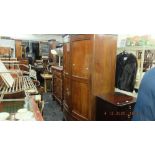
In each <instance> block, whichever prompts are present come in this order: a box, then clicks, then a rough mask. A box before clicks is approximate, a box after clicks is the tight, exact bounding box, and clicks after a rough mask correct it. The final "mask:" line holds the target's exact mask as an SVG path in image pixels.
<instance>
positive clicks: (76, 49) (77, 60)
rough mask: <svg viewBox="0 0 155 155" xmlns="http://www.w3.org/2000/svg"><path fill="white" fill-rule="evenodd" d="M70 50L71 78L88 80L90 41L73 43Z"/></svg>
mask: <svg viewBox="0 0 155 155" xmlns="http://www.w3.org/2000/svg"><path fill="white" fill-rule="evenodd" d="M71 49H72V59H71V62H72V64H71V66H72V76H73V77H77V78H78V77H79V78H84V79H88V78H89V77H88V76H89V69H90V66H89V65H90V58H91V49H92V46H91V40H80V41H74V42H72V44H71Z"/></svg>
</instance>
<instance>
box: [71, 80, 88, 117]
mask: <svg viewBox="0 0 155 155" xmlns="http://www.w3.org/2000/svg"><path fill="white" fill-rule="evenodd" d="M71 85H72V89H71V91H72V92H71V98H72V116H73V117H75V118H76V119H77V120H88V119H89V109H90V106H89V103H90V102H89V88H88V84H87V83H83V82H78V81H76V80H72V84H71Z"/></svg>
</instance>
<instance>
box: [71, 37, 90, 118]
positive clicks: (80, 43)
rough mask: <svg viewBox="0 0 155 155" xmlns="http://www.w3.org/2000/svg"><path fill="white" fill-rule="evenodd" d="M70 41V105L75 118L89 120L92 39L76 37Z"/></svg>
mask: <svg viewBox="0 0 155 155" xmlns="http://www.w3.org/2000/svg"><path fill="white" fill-rule="evenodd" d="M77 38H78V40H76V39H75V40H73V41H72V42H71V74H72V75H71V81H72V82H71V104H72V105H71V107H72V116H73V117H74V118H75V119H76V120H89V111H90V105H89V104H90V87H89V85H90V83H89V82H90V63H91V53H92V52H91V51H92V40H91V39H89V38H86V39H85V38H83V39H81V37H80V38H79V37H77Z"/></svg>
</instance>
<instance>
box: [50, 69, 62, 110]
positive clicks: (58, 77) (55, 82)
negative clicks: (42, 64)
mask: <svg viewBox="0 0 155 155" xmlns="http://www.w3.org/2000/svg"><path fill="white" fill-rule="evenodd" d="M52 72H53V79H52V96H53V100H56V101H57V102H58V103H59V104H60V105H61V108H63V104H62V102H63V85H62V81H63V75H62V74H63V68H62V67H56V66H52Z"/></svg>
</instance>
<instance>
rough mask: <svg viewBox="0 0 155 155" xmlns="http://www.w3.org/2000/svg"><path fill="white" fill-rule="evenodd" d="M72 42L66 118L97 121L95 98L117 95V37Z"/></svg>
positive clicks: (79, 37)
mask: <svg viewBox="0 0 155 155" xmlns="http://www.w3.org/2000/svg"><path fill="white" fill-rule="evenodd" d="M70 40H71V42H70V43H68V44H70V52H69V53H68V55H67V54H66V43H65V44H64V94H65V95H64V105H65V107H68V108H64V115H65V118H68V119H67V120H94V119H95V96H96V95H102V94H103V93H110V92H114V83H115V61H116V49H117V47H116V46H117V36H115V35H93V34H87V35H84V34H83V35H82V34H81V35H71V39H70ZM66 55H67V56H66ZM67 61H68V62H67ZM68 70H69V71H68ZM66 72H67V73H69V74H68V75H66ZM67 78H68V79H67ZM67 92H69V93H67ZM67 94H69V96H67ZM67 109H69V110H68V111H67Z"/></svg>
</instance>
